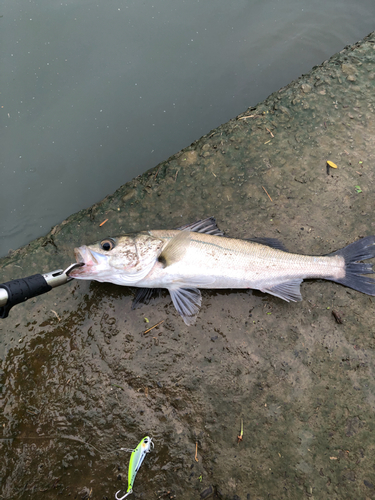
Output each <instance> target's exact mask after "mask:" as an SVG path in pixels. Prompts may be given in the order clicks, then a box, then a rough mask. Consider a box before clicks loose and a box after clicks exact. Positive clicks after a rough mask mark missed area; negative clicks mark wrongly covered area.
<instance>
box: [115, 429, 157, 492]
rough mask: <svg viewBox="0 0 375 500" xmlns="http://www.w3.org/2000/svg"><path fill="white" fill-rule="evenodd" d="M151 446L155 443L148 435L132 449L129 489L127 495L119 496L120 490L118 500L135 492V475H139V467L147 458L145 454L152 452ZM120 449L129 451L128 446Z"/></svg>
mask: <svg viewBox="0 0 375 500" xmlns="http://www.w3.org/2000/svg"><path fill="white" fill-rule="evenodd" d="M151 446H152V448H153V447H154V443H153V441H152V439H151V438H150V437H149V436H146V437H144V438H143V439H142V440H141V441H140V443H139V444H138V446H137V447H136V448H135V449H134V450H132V454H131V456H130V462H129V470H128V489H127V490H126V493H125V495H124V496H122V497H118V494H119V493H120V491H121V490H118V492H117V493H116V495H115V498H116V500H123V498H125V497H127V496H128V495H130V493H133V485H134V481H135V476H136V475H137V472H138V471H139V468H140V467H141V465H142V462H143V460H144V459H145V456H146V455H147V453H150V451H151ZM120 449H121V450H125V451H128V450H127V449H126V448H120ZM129 451H130V450H129Z"/></svg>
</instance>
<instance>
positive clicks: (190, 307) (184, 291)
mask: <svg viewBox="0 0 375 500" xmlns="http://www.w3.org/2000/svg"><path fill="white" fill-rule="evenodd" d="M169 293H170V294H171V298H172V301H173V305H174V306H175V308H176V310H177V312H178V314H179V315H180V316H182V319H183V320H184V322H185V324H186V325H188V326H191V325H194V323H195V320H196V319H197V316H198V313H199V310H200V308H201V304H202V296H201V292H200V291H199V290H198V288H170V289H169Z"/></svg>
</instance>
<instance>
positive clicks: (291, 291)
mask: <svg viewBox="0 0 375 500" xmlns="http://www.w3.org/2000/svg"><path fill="white" fill-rule="evenodd" d="M302 281H303V280H302V279H298V278H297V279H293V280H288V281H284V283H278V284H277V285H270V286H266V287H263V288H261V290H260V291H261V292H265V293H270V294H271V295H275V297H279V299H283V300H286V301H287V302H299V301H301V300H302V295H301V289H300V285H301V283H302Z"/></svg>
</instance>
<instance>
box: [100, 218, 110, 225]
mask: <svg viewBox="0 0 375 500" xmlns="http://www.w3.org/2000/svg"><path fill="white" fill-rule="evenodd" d="M107 220H108V219H106V220H103V222H101V223H100V224H99V227H102V226H104V224H105V223H106V222H107Z"/></svg>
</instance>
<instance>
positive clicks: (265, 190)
mask: <svg viewBox="0 0 375 500" xmlns="http://www.w3.org/2000/svg"><path fill="white" fill-rule="evenodd" d="M262 188H263V189H264V192H265V193H266V195H267V196H268V198H269V199H270V200H271V201H272V203H273V200H272V198H271V196H270V195H269V194H268V193H267V189H266V188H265V187H264V186H262Z"/></svg>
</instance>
